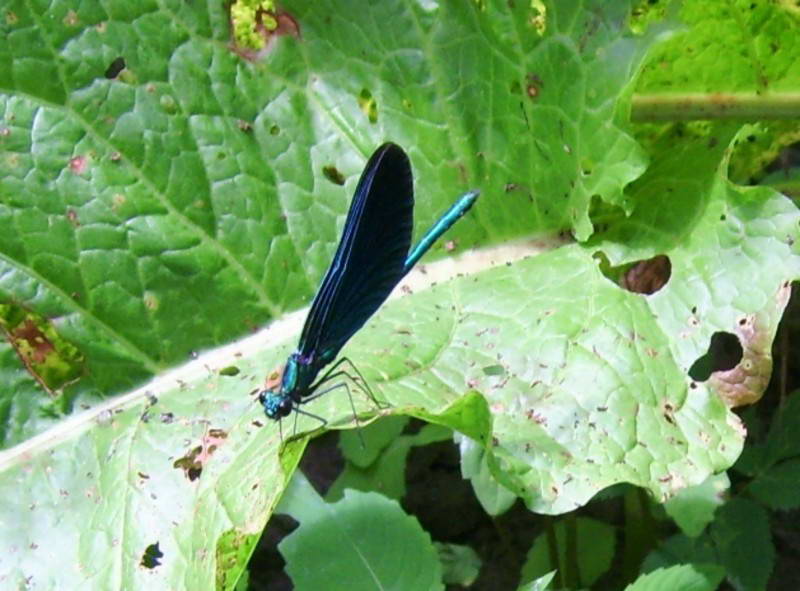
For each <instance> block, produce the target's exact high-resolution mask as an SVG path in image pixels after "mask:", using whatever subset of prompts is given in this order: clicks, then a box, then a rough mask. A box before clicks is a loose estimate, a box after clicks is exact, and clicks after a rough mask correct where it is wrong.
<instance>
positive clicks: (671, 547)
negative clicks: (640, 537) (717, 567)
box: [641, 534, 721, 573]
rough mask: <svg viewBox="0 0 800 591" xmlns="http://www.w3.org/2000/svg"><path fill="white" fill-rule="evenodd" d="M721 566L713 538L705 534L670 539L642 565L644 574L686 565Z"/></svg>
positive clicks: (678, 536) (680, 535)
mask: <svg viewBox="0 0 800 591" xmlns="http://www.w3.org/2000/svg"><path fill="white" fill-rule="evenodd" d="M690 562H691V563H697V564H700V563H702V564H721V560H720V558H719V553H718V551H717V548H716V547H715V545H714V542H713V540H712V539H711V536H709V535H708V534H703V535H701V536H698V537H696V538H690V537H688V536H686V535H684V534H677V535H674V536H672V537H671V538H668V539H667V540H665V541H664V542H662V543H661V545H660V546H659V547H658V548H656V549H655V550H653V551H652V552H650V554H649V555H648V556H647V558H645V560H644V563H643V564H642V569H641V570H642V572H644V573H646V572H651V571H654V570H656V569H659V568H667V567H670V566H675V565H681V564H685V563H690Z"/></svg>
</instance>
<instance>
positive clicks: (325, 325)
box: [259, 143, 479, 420]
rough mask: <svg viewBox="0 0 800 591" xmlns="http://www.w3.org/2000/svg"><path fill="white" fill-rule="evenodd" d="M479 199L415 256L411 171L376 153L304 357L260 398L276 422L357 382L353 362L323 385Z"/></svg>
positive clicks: (436, 228) (396, 157)
mask: <svg viewBox="0 0 800 591" xmlns="http://www.w3.org/2000/svg"><path fill="white" fill-rule="evenodd" d="M478 195H479V192H478V191H470V192H468V193H466V194H464V195H463V196H462V197H461V198H459V200H458V201H456V202H455V203H454V204H453V205H452V206H451V207H450V209H448V210H447V211H446V212H445V213H444V215H442V217H441V218H439V220H438V221H437V222H436V223H435V224H434V225H433V226H432V227H431V228H430V229H429V230H428V231H427V232H426V233H425V234H424V235H423V237H422V239H420V241H419V243H418V244H417V245H416V246H415V247H414V248H412V249H410V250H409V246H410V244H411V231H412V226H413V206H414V195H413V189H412V179H411V165H410V163H409V161H408V157H407V156H406V155H405V152H403V150H402V149H401V148H400V147H399V146H396V145H395V144H391V143H387V144H384V145H383V146H381V147H380V148H378V149H377V150H376V151H375V153H374V154H373V155H372V157H371V158H370V160H369V162H368V163H367V166H366V167H365V168H364V172H363V173H362V175H361V178H360V180H359V182H358V186H357V187H356V192H355V195H354V196H353V201H352V203H351V204H350V210H349V212H348V214H347V220H346V221H345V225H344V229H343V231H342V238H341V240H340V242H339V246H338V248H337V250H336V254H335V255H334V258H333V261H332V262H331V266H330V268H329V269H328V271H327V273H326V274H325V277H324V278H323V279H322V283H321V284H320V287H319V289H318V290H317V295H316V296H315V297H314V301H313V302H312V304H311V308H310V310H309V313H308V317H307V318H306V322H305V325H304V326H303V332H302V334H301V336H300V343H299V344H298V347H297V350H296V351H295V352H294V353H292V354H291V355H290V356H289V359H288V360H287V361H286V366H285V367H284V370H283V375H282V376H281V383H280V386H279V387H278V388H277V389H276V390H263V391H262V392H261V393H260V394H259V401H260V402H261V404H262V406H263V407H264V412H265V413H266V415H267V416H268V417H269V418H271V419H276V420H277V419H280V418H282V417H285V416H287V415H289V414H290V413H291V412H292V410H295V411H298V412H303V411H300V410H299V408H298V407H299V405H300V404H303V403H304V402H308V401H309V400H311V399H312V398H314V397H316V396H319V395H320V394H323V393H324V392H327V391H328V389H323V390H321V391H318V388H319V386H320V385H321V384H323V383H325V382H326V381H329V380H332V379H334V378H336V377H338V376H346V375H349V374H347V373H346V372H344V371H343V370H337V368H338V367H339V366H340V365H341V364H342V362H344V361H346V358H342V359H340V360H339V361H337V362H336V363H335V364H334V365H333V366H332V367H331V368H330V369H329V370H328V371H327V372H326V373H325V374H324V375H323V376H322V378H320V379H319V380H317V381H316V382H315V380H316V378H317V375H318V374H319V372H320V371H321V370H322V368H323V367H325V366H326V365H328V364H330V363H331V362H332V361H333V360H334V359H336V356H337V355H338V353H339V350H340V349H341V348H342V347H343V346H344V344H345V343H346V342H347V341H348V340H349V339H350V337H351V336H352V335H353V334H355V332H356V331H358V330H359V329H360V328H361V327H362V326H363V325H364V323H365V322H366V321H367V320H368V319H369V317H370V316H372V314H374V313H375V311H376V310H377V309H378V308H379V307H380V306H381V304H382V303H383V302H384V301H385V300H386V298H387V297H388V296H389V293H391V291H392V290H393V289H394V287H395V286H396V285H397V284H398V283H399V282H400V280H401V279H402V278H403V277H404V276H405V275H406V274H407V273H408V272H409V271H410V270H411V269H412V267H413V266H414V265H415V264H416V263H417V261H419V259H420V258H422V256H423V255H424V254H425V253H426V252H427V251H428V250H429V249H430V248H431V246H433V244H434V243H435V242H436V240H437V239H438V238H439V237H441V235H442V234H444V233H445V232H446V231H447V230H448V229H449V228H450V227H451V226H452V225H453V224H454V223H455V222H456V221H457V220H458V219H459V218H460V217H461V216H463V215H464V214H465V213H466V212H467V211H469V209H470V208H471V207H472V205H473V204H474V203H475V200H476V199H477V198H478ZM351 367H352V364H351ZM356 371H357V369H356ZM334 387H335V386H334ZM330 389H332V388H330ZM306 414H308V413H306ZM321 420H322V419H321Z"/></svg>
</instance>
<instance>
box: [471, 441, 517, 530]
mask: <svg viewBox="0 0 800 591" xmlns="http://www.w3.org/2000/svg"><path fill="white" fill-rule="evenodd" d="M457 441H459V451H460V452H461V475H462V476H463V477H464V478H469V479H470V482H471V483H472V488H473V490H474V491H475V496H476V497H478V501H479V502H480V504H481V507H483V510H484V511H486V512H487V513H488V514H489V515H492V516H497V515H502V514H503V513H505V512H506V511H507V510H508V509H510V508H511V506H512V505H513V504H514V501H516V500H517V495H515V494H514V493H512V492H511V491H509V490H508V489H507V488H505V487H504V486H503V485H502V484H500V483H499V482H498V481H497V479H496V478H495V477H494V476H493V475H492V470H491V467H490V464H491V452H489V451H488V450H487V449H486V448H484V447H483V446H481V445H479V444H478V443H477V442H476V441H474V440H472V439H470V438H469V437H466V436H460V437H458V436H457Z"/></svg>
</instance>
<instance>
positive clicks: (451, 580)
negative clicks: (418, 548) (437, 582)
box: [434, 543, 481, 587]
mask: <svg viewBox="0 0 800 591" xmlns="http://www.w3.org/2000/svg"><path fill="white" fill-rule="evenodd" d="M434 545H435V546H436V549H437V550H438V551H439V559H440V560H441V561H442V569H443V570H444V574H443V575H442V580H443V581H444V583H445V584H446V585H459V586H461V587H469V586H470V585H472V583H474V582H475V579H477V578H478V574H479V573H480V570H481V559H480V557H479V556H478V553H477V552H475V550H473V549H472V548H470V547H469V546H461V545H459V544H439V543H436V544H434Z"/></svg>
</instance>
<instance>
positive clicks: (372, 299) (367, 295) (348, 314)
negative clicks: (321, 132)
mask: <svg viewBox="0 0 800 591" xmlns="http://www.w3.org/2000/svg"><path fill="white" fill-rule="evenodd" d="M413 216H414V189H413V181H412V177H411V164H410V163H409V161H408V157H407V156H406V154H405V152H403V150H402V149H401V148H400V147H399V146H396V145H395V144H390V143H387V144H384V145H382V146H381V147H380V148H378V149H377V150H376V151H375V153H374V154H373V155H372V157H371V158H370V159H369V162H368V163H367V166H366V168H364V172H363V173H361V179H359V181H358V186H357V187H356V192H355V195H353V201H352V203H351V204H350V211H349V212H348V213H347V220H346V221H345V224H344V230H343V231H342V239H341V241H340V242H339V247H338V248H337V249H336V255H335V256H334V257H333V262H332V263H331V266H330V268H329V269H328V272H327V273H326V274H325V277H324V278H323V280H322V283H321V285H320V287H319V290H318V291H317V295H316V296H315V297H314V301H313V302H312V304H311V310H309V312H308V317H307V318H306V323H305V326H303V333H302V335H301V336H300V344H299V346H298V351H299V352H300V354H301V355H303V356H309V355H311V354H313V355H314V357H316V358H317V359H319V358H320V357H322V359H321V361H322V362H323V364H324V363H328V362H330V361H332V360H333V358H334V357H335V356H336V354H337V353H338V352H339V349H341V348H342V347H343V346H344V344H345V343H346V342H347V340H348V339H349V338H350V337H351V336H353V334H355V332H356V331H358V329H359V328H361V327H362V326H363V325H364V323H365V322H366V321H367V320H368V319H369V317H370V316H372V315H373V314H374V313H375V311H376V310H377V309H378V308H379V307H380V306H381V304H382V303H383V302H384V301H385V300H386V298H387V297H389V294H390V293H391V291H392V289H394V287H395V286H396V285H397V283H398V282H399V281H400V279H402V277H403V275H404V270H403V265H404V263H405V259H406V255H407V254H408V249H409V247H410V245H411V231H412V227H413V224H414V220H413Z"/></svg>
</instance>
